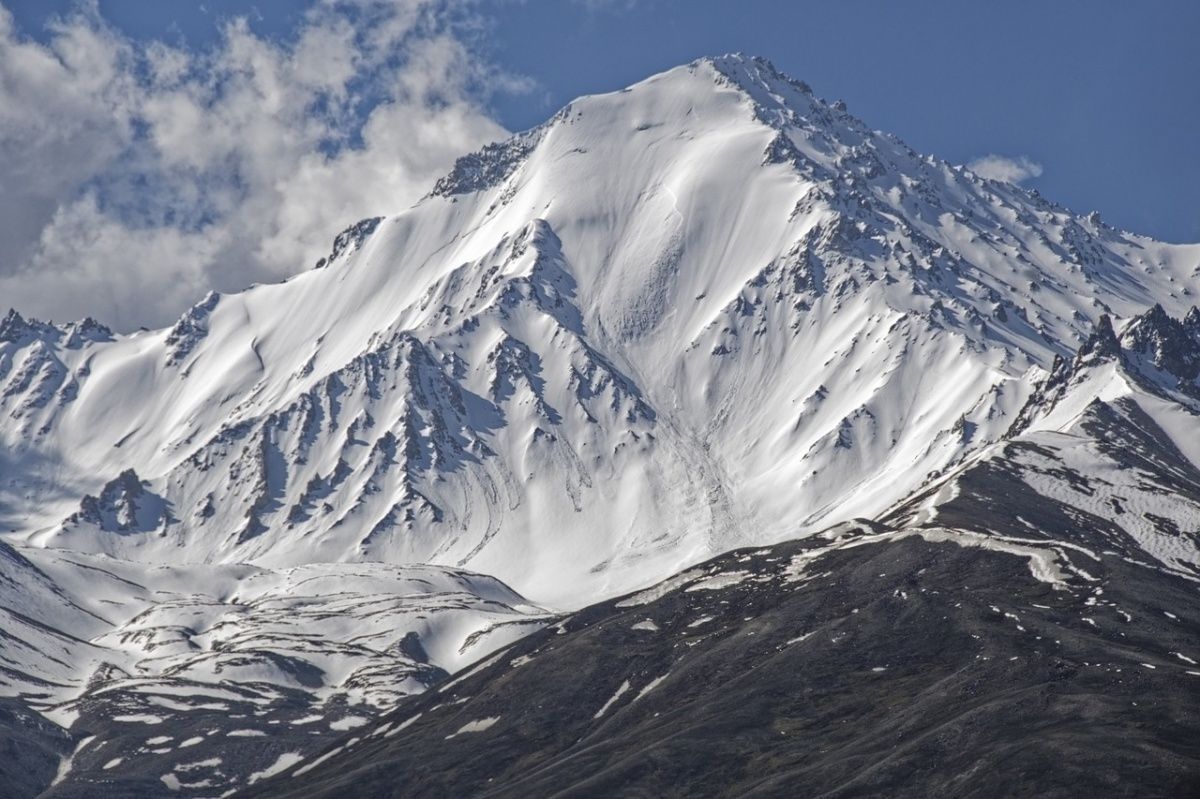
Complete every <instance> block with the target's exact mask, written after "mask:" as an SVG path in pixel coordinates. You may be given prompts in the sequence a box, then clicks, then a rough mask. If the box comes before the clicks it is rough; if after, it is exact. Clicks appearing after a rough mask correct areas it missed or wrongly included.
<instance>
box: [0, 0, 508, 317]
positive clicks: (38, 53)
mask: <svg viewBox="0 0 1200 799" xmlns="http://www.w3.org/2000/svg"><path fill="white" fill-rule="evenodd" d="M470 17H471V8H470V3H469V0H316V2H314V3H313V4H312V5H311V6H310V7H309V8H308V10H307V11H306V12H305V14H304V16H303V21H302V23H301V24H300V26H299V28H298V30H297V31H296V32H295V35H294V36H293V37H291V38H289V39H288V40H287V41H278V40H274V39H268V38H265V37H262V36H259V35H258V34H257V33H255V31H254V30H253V28H252V25H251V24H250V23H249V22H248V21H247V20H245V19H234V20H231V21H229V22H227V23H225V25H224V27H223V29H222V35H221V38H220V41H219V43H218V44H217V45H216V46H214V47H212V48H210V49H208V50H206V51H193V50H186V49H182V48H180V47H176V46H173V45H169V44H165V43H162V42H154V43H142V42H135V41H132V40H130V39H128V38H126V37H124V36H123V35H122V34H120V33H119V32H117V31H115V30H114V29H112V28H111V27H110V26H108V25H107V24H106V22H105V21H104V20H103V19H102V18H101V16H100V14H99V11H98V10H97V7H96V5H95V4H94V3H93V4H92V5H90V6H83V7H82V8H81V10H80V11H78V12H76V13H74V14H72V15H71V16H68V17H66V18H63V19H60V20H58V21H57V22H55V23H54V25H53V27H52V28H51V30H50V32H49V36H48V39H47V41H46V42H45V43H40V42H36V41H32V40H30V39H28V38H26V37H23V36H22V34H21V32H20V31H18V30H16V28H15V25H14V22H13V18H12V16H11V14H10V13H9V12H8V11H7V10H6V9H4V8H3V6H0V186H3V187H4V191H3V192H0V303H2V304H3V305H5V306H8V305H13V306H15V307H17V308H18V309H20V310H21V311H22V312H23V313H28V314H31V315H35V316H40V317H43V318H46V317H50V318H55V319H68V318H75V317H79V316H83V315H88V314H90V315H93V316H96V317H98V318H101V319H103V320H105V321H108V322H110V323H113V324H115V325H116V326H118V327H120V328H123V329H129V328H131V327H135V326H137V325H140V324H147V325H158V324H166V323H168V322H169V321H171V320H172V319H173V318H174V317H175V316H177V315H178V313H179V312H180V311H181V310H183V309H184V308H185V307H187V306H188V305H190V304H191V303H193V302H195V301H197V300H198V299H199V298H200V297H201V296H203V294H204V293H205V291H207V290H208V289H210V288H216V289H218V290H223V291H230V290H237V289H239V288H242V287H244V286H246V285H249V284H250V283H254V282H262V281H267V280H275V279H279V278H282V277H285V276H287V275H288V274H292V273H294V272H297V271H300V270H302V269H304V268H306V267H307V266H309V265H311V263H312V261H314V260H316V258H317V257H319V256H320V255H323V254H324V251H325V249H326V248H327V247H328V245H329V242H330V240H331V239H332V237H333V236H334V235H335V234H336V233H337V232H338V231H339V230H340V229H341V228H342V227H344V226H345V225H347V224H350V223H352V222H354V221H357V220H358V219H360V218H362V217H365V216H372V215H377V214H382V213H389V212H395V211H398V210H402V209H404V208H406V207H407V206H409V205H410V204H411V203H412V202H413V201H415V200H416V199H417V198H419V197H420V196H421V195H422V194H423V193H424V192H425V191H426V190H427V189H428V188H429V186H430V185H431V184H432V182H433V181H434V180H435V179H436V178H437V177H438V176H440V175H441V174H442V173H444V172H445V171H446V170H447V169H448V168H449V167H450V165H451V164H452V163H453V160H454V158H455V157H457V156H458V155H460V154H462V153H464V152H467V151H469V150H472V149H475V148H477V147H478V146H480V145H481V144H483V143H485V142H487V141H492V140H495V139H497V138H501V137H503V136H504V135H505V131H504V130H503V129H502V128H501V127H500V126H499V125H498V124H497V123H496V122H495V121H494V120H493V119H492V118H491V117H490V116H489V114H488V113H487V111H486V101H487V97H488V96H489V94H490V93H492V92H495V91H519V90H524V89H526V88H527V87H526V85H525V84H524V83H523V82H522V81H521V80H519V79H516V78H513V77H512V76H507V75H503V74H499V73H497V72H496V71H495V70H493V69H492V68H490V67H489V66H488V65H487V64H486V63H484V62H482V61H481V60H480V59H479V58H477V57H476V56H475V55H474V53H473V52H472V51H471V49H470V47H469V46H468V45H467V44H465V43H464V42H465V40H466V38H467V37H466V36H463V35H460V30H459V29H458V28H457V27H456V26H457V25H462V24H465V25H470V24H471V23H470ZM451 19H454V20H456V22H454V23H451V22H449V21H448V20H451ZM3 310H4V309H2V308H0V311H3Z"/></svg>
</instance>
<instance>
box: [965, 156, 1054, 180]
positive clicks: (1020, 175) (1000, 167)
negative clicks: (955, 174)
mask: <svg viewBox="0 0 1200 799" xmlns="http://www.w3.org/2000/svg"><path fill="white" fill-rule="evenodd" d="M967 169H970V170H971V171H972V172H974V173H975V174H976V175H979V177H981V178H990V179H992V180H1003V181H1005V182H1006V183H1013V184H1020V183H1023V182H1025V181H1026V180H1029V179H1030V178H1036V177H1038V176H1040V175H1041V174H1042V165H1041V164H1039V163H1037V162H1036V161H1033V160H1030V159H1029V158H1027V157H1025V156H1023V155H1019V156H1017V157H1016V158H1006V157H1004V156H1002V155H985V156H983V157H982V158H976V159H975V160H974V161H972V162H971V163H969V164H967Z"/></svg>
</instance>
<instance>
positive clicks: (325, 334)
mask: <svg viewBox="0 0 1200 799" xmlns="http://www.w3.org/2000/svg"><path fill="white" fill-rule="evenodd" d="M1198 263H1200V247H1196V246H1188V247H1185V246H1173V245H1166V244H1160V243H1157V242H1153V241H1150V240H1147V239H1144V238H1141V237H1137V236H1134V235H1132V234H1128V233H1124V232H1121V231H1116V230H1113V229H1110V228H1108V227H1106V226H1105V225H1104V224H1103V223H1102V222H1101V221H1100V220H1099V219H1098V218H1096V217H1095V216H1094V215H1093V216H1090V217H1086V218H1084V217H1078V216H1075V215H1073V214H1071V213H1069V212H1068V211H1066V210H1064V209H1062V208H1060V207H1057V206H1055V205H1053V204H1051V203H1049V202H1047V201H1045V200H1043V199H1042V198H1040V197H1038V196H1037V195H1036V194H1032V193H1028V192H1025V191H1023V190H1020V189H1018V188H1015V187H1013V186H1010V185H1007V184H1001V183H997V182H993V181H988V180H983V179H981V178H979V177H977V176H975V175H973V174H972V173H970V172H969V171H968V170H965V169H963V168H961V167H957V166H953V165H950V164H946V163H944V162H941V161H938V160H936V159H932V158H928V157H924V156H920V155H918V154H916V153H914V152H913V151H911V150H910V149H909V148H907V147H906V146H905V145H904V144H902V143H901V142H899V141H897V140H896V139H894V138H892V137H889V136H887V135H884V134H880V133H876V132H873V131H871V130H870V129H868V128H867V127H866V126H865V125H864V124H863V123H861V122H860V121H858V120H857V119H855V118H854V117H852V116H850V115H849V114H848V113H847V112H846V110H845V108H844V107H843V106H841V105H840V104H832V105H831V104H827V103H825V102H823V101H822V100H820V99H818V98H817V97H815V96H814V95H813V94H812V92H811V91H810V90H809V89H808V87H807V86H805V85H804V84H802V83H799V82H797V81H793V80H791V79H789V78H786V77H785V76H783V75H780V74H779V73H777V72H776V71H775V70H774V69H773V68H772V67H771V66H770V65H769V64H768V63H766V62H764V61H761V60H756V59H748V58H744V57H741V56H727V57H724V58H719V59H706V60H702V61H698V62H695V63H693V64H690V65H687V66H684V67H680V68H677V69H674V70H671V71H669V72H666V73H663V74H661V75H657V76H655V77H652V78H650V79H648V80H646V81H643V82H642V83H639V84H637V85H635V86H632V87H630V88H628V89H625V90H622V91H619V92H614V93H611V94H606V95H598V96H593V97H585V98H582V99H580V100H578V101H576V102H574V103H572V104H571V105H570V106H568V107H567V108H565V109H563V110H562V111H561V112H559V113H558V114H557V115H556V116H555V117H554V118H553V119H551V120H550V121H548V122H547V123H546V124H545V125H543V126H541V127H540V128H537V129H535V130H533V131H530V132H527V133H524V134H520V135H518V136H516V137H514V138H513V139H511V140H510V141H508V142H504V143H500V144H497V145H493V146H491V147H488V148H485V149H484V150H483V151H482V152H480V153H477V154H474V155H472V156H468V157H466V158H464V159H462V160H461V161H460V162H459V164H458V165H457V166H456V168H455V170H454V172H453V173H452V174H450V175H448V176H447V177H446V178H444V179H443V180H442V181H440V182H439V184H438V186H437V187H436V189H435V190H434V192H433V193H432V194H431V195H430V196H429V197H427V198H425V199H424V200H423V201H421V202H420V203H418V204H417V205H416V206H415V207H414V208H412V209H410V210H409V211H406V212H404V213H402V214H399V215H397V216H394V217H390V218H385V219H373V220H364V222H362V223H360V224H358V225H356V226H354V227H353V228H351V229H350V230H348V231H346V232H345V233H344V234H342V235H341V236H339V237H338V239H337V241H336V242H335V246H334V249H333V251H332V252H331V253H330V255H329V256H328V257H327V258H325V259H322V261H321V262H319V264H318V268H315V269H313V270H311V271H308V272H305V273H303V274H301V275H299V276H297V277H295V278H293V279H291V280H289V281H287V282H285V283H282V284H278V285H268V286H257V287H254V288H251V289H249V290H247V291H245V292H242V293H240V294H235V295H229V296H217V295H211V296H209V297H208V298H206V299H205V300H203V301H202V302H200V303H199V304H198V305H196V306H195V307H194V308H193V309H192V310H191V311H189V312H188V313H187V314H185V315H184V316H183V317H182V318H181V319H180V321H179V322H178V323H177V324H176V325H174V326H173V327H172V328H170V329H164V330H158V331H140V332H137V333H134V334H132V335H129V336H123V335H114V334H111V333H110V332H108V331H107V330H105V329H103V328H102V327H101V326H99V325H97V324H95V323H92V322H83V323H79V324H75V325H67V326H62V327H56V326H50V325H46V324H41V323H35V322H29V321H27V320H24V319H21V318H20V317H19V316H16V315H13V316H10V318H9V319H8V320H7V321H6V322H5V323H4V325H3V328H0V342H2V343H0V414H2V418H3V420H4V421H3V424H2V425H0V440H2V441H3V445H4V450H3V454H0V469H2V477H0V527H2V528H3V529H7V530H10V531H12V532H10V533H9V534H8V536H9V538H10V540H13V541H19V542H22V543H24V544H25V545H29V546H35V547H59V548H65V549H70V550H74V551H80V552H91V553H97V554H101V553H102V554H108V555H112V556H115V557H118V558H121V559H127V560H136V561H141V562H145V563H159V562H168V561H169V562H186V563H212V564H217V563H241V562H249V563H254V564H258V565H260V566H264V567H270V568H283V567H291V566H297V565H301V564H306V563H333V562H360V561H381V562H388V563H438V564H446V565H453V566H455V567H460V566H461V567H468V568H471V569H473V570H476V571H481V572H484V573H488V574H494V575H496V576H497V577H499V578H501V579H503V580H505V581H506V582H509V583H510V584H512V585H513V586H514V587H516V588H517V589H518V590H519V591H521V592H522V593H523V594H525V595H526V596H529V597H531V598H533V599H534V600H536V601H542V602H550V603H554V604H556V605H559V606H579V605H582V604H584V603H586V602H588V601H592V600H594V599H597V598H599V597H602V596H609V595H613V594H615V593H618V592H620V591H622V590H626V589H629V588H633V587H636V586H638V585H643V584H646V583H648V582H651V581H653V580H654V579H656V578H658V577H661V576H662V575H663V574H667V573H670V572H671V571H673V570H674V569H676V568H677V567H680V566H683V565H686V564H687V563H691V562H695V561H697V560H698V559H700V558H702V557H704V556H706V555H709V554H711V553H714V552H717V551H723V550H725V549H728V548H729V547H731V546H735V545H740V544H744V543H750V542H759V541H772V540H777V539H780V538H784V537H790V536H793V535H796V534H803V533H805V532H806V531H811V530H815V529H818V528H820V527H824V526H828V525H829V524H831V523H834V522H837V521H840V520H844V519H847V518H850V517H854V516H871V515H875V514H877V513H879V512H882V511H883V510H885V509H886V508H888V507H890V506H891V505H892V504H894V503H895V502H897V501H898V500H900V499H901V498H903V497H904V496H906V495H907V494H909V493H910V492H911V491H913V490H914V489H916V488H918V487H919V486H920V485H921V484H922V482H923V481H924V480H925V479H926V477H927V476H928V475H930V474H931V473H935V472H937V471H939V470H942V469H944V468H945V467H947V466H948V465H949V464H953V463H955V462H958V461H959V460H960V459H961V458H962V457H963V456H964V455H965V454H967V453H969V452H971V451H972V450H974V449H977V448H978V447H980V446H982V445H984V444H987V443H988V442H991V441H994V440H996V439H997V438H999V436H1000V435H1001V434H1002V433H1003V432H1004V431H1005V430H1007V428H1008V427H1009V425H1010V424H1011V423H1012V421H1013V418H1014V417H1015V414H1016V412H1017V411H1018V410H1019V409H1020V408H1021V407H1022V406H1023V405H1024V404H1025V402H1026V400H1027V398H1028V396H1029V393H1030V391H1031V390H1032V386H1033V385H1034V383H1035V382H1036V379H1037V378H1038V377H1040V376H1041V375H1043V374H1044V370H1046V369H1048V368H1049V367H1050V366H1051V364H1052V361H1053V358H1054V356H1055V355H1069V354H1070V353H1071V352H1073V351H1074V350H1075V348H1076V347H1077V346H1078V345H1079V344H1080V343H1081V342H1082V341H1083V340H1084V339H1085V338H1086V336H1087V334H1088V333H1089V332H1090V330H1091V329H1092V326H1093V325H1094V323H1095V322H1096V320H1097V319H1098V318H1099V317H1100V316H1101V315H1103V314H1106V313H1107V314H1111V315H1114V316H1117V317H1129V316H1132V315H1134V314H1136V313H1138V312H1140V311H1142V310H1144V309H1145V308H1146V307H1148V306H1149V305H1150V304H1151V303H1153V302H1156V301H1157V302H1160V303H1162V304H1163V306H1164V307H1165V308H1166V310H1167V311H1168V312H1170V313H1173V314H1175V315H1182V313H1183V312H1184V311H1186V309H1187V308H1188V307H1189V306H1190V305H1191V302H1192V300H1193V296H1192V290H1191V289H1190V288H1189V286H1192V285H1194V284H1195V275H1196V270H1197V264H1198Z"/></svg>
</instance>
